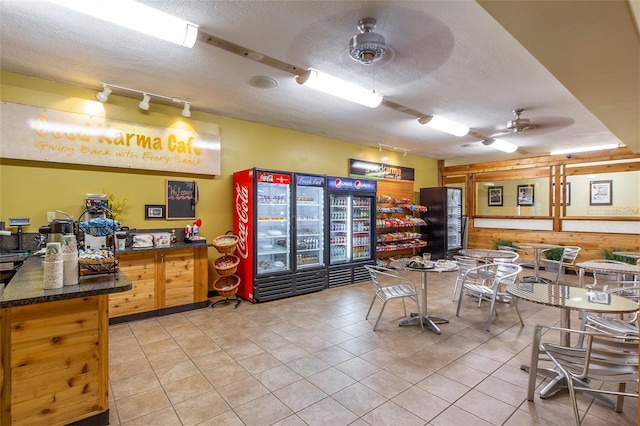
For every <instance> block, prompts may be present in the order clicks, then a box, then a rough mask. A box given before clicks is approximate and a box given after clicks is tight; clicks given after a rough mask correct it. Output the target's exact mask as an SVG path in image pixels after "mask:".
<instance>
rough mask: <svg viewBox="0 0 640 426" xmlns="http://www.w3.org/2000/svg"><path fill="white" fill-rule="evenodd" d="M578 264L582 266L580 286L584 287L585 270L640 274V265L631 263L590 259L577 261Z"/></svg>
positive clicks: (604, 272) (579, 279) (579, 277)
mask: <svg viewBox="0 0 640 426" xmlns="http://www.w3.org/2000/svg"><path fill="white" fill-rule="evenodd" d="M576 266H577V267H578V268H580V270H579V271H578V283H579V285H580V287H584V271H585V270H589V271H595V272H601V273H603V274H607V273H609V274H618V275H621V274H634V275H638V274H640V266H638V265H631V264H626V263H625V264H619V263H609V262H602V261H599V260H588V261H586V262H580V263H576Z"/></svg>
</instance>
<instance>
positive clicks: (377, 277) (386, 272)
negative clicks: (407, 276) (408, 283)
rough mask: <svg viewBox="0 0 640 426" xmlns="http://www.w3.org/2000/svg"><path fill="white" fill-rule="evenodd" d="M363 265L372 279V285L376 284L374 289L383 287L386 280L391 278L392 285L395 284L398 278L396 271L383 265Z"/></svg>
mask: <svg viewBox="0 0 640 426" xmlns="http://www.w3.org/2000/svg"><path fill="white" fill-rule="evenodd" d="M364 267H365V269H366V270H367V271H369V275H370V276H371V281H373V285H374V286H376V290H380V289H381V288H382V287H385V284H386V281H389V280H393V281H394V282H393V283H392V285H393V284H396V283H397V281H398V280H399V278H400V276H399V275H398V272H397V271H395V270H393V269H389V268H385V267H384V266H378V265H364Z"/></svg>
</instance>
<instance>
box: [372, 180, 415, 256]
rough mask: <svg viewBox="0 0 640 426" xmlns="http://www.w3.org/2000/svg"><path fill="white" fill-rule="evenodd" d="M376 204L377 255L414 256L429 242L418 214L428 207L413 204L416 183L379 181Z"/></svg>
mask: <svg viewBox="0 0 640 426" xmlns="http://www.w3.org/2000/svg"><path fill="white" fill-rule="evenodd" d="M377 192H378V197H377V198H378V201H377V203H376V234H377V243H376V257H377V258H379V259H380V258H387V257H390V256H412V255H415V254H417V252H418V250H419V249H420V248H422V247H425V246H426V245H427V242H426V241H424V240H422V239H421V237H422V234H421V233H420V232H418V231H419V227H420V226H424V225H426V222H425V221H424V220H423V219H421V218H420V217H419V216H418V215H419V213H420V211H424V210H426V207H424V206H420V205H416V204H413V203H412V202H411V200H412V199H413V197H414V194H413V182H409V181H407V182H404V181H400V182H386V181H383V182H379V183H378V191H377Z"/></svg>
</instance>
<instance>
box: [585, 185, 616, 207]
mask: <svg viewBox="0 0 640 426" xmlns="http://www.w3.org/2000/svg"><path fill="white" fill-rule="evenodd" d="M612 186H613V181H611V180H592V181H591V182H589V205H590V206H610V205H611V203H612V201H613V200H612V198H611V190H612V189H613V188H612Z"/></svg>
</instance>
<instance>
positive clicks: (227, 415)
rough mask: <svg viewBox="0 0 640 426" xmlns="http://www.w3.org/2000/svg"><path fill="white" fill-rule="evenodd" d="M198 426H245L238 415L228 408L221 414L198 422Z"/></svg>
mask: <svg viewBox="0 0 640 426" xmlns="http://www.w3.org/2000/svg"><path fill="white" fill-rule="evenodd" d="M198 426H245V424H244V423H243V422H242V420H240V417H238V416H237V415H236V413H235V412H233V410H228V411H225V412H224V413H222V414H218V415H217V416H214V417H211V418H210V419H207V420H205V421H203V422H200V423H198Z"/></svg>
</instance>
